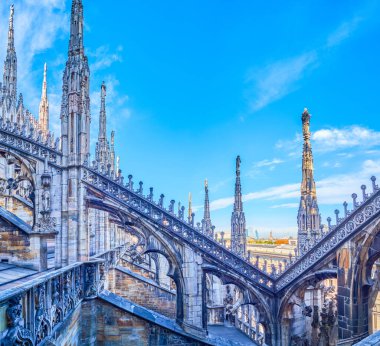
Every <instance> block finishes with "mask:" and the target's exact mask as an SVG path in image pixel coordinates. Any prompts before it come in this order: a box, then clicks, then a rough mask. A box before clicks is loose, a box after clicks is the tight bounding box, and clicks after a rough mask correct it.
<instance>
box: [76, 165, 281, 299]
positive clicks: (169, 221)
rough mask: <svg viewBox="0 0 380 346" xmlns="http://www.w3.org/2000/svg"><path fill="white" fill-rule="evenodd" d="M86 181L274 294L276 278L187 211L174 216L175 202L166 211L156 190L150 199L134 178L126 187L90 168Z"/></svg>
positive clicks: (85, 175) (87, 170)
mask: <svg viewBox="0 0 380 346" xmlns="http://www.w3.org/2000/svg"><path fill="white" fill-rule="evenodd" d="M83 181H84V182H85V183H86V184H87V185H89V186H90V187H92V188H93V189H95V190H97V191H100V192H102V193H103V194H105V195H106V196H108V197H110V198H111V199H113V200H114V201H117V202H118V203H120V204H121V205H125V206H126V207H128V208H130V209H131V210H133V211H134V212H136V213H137V214H138V215H140V216H142V217H144V218H146V219H148V220H150V221H151V222H153V223H154V224H156V225H158V226H159V227H161V228H162V229H163V230H164V231H166V232H169V233H170V234H171V235H173V236H175V237H177V238H179V239H181V240H182V241H184V242H185V243H187V244H190V245H191V246H194V247H196V249H197V250H198V251H201V252H203V253H204V254H205V255H206V256H208V257H210V258H212V259H213V260H216V261H217V262H219V263H222V264H223V266H225V267H228V268H229V269H230V270H231V271H232V272H233V273H235V274H238V275H242V276H243V277H244V278H245V279H247V280H248V281H249V282H252V283H254V284H259V285H260V286H261V287H262V288H263V289H265V290H267V291H270V292H272V291H273V284H274V282H273V278H271V277H270V276H269V275H268V274H267V273H264V272H262V271H261V270H260V269H258V268H256V267H255V266H253V265H252V264H251V263H249V262H248V261H247V260H246V259H243V258H241V257H239V256H237V255H236V254H234V253H232V252H231V251H230V250H229V249H227V248H225V247H223V246H222V245H221V244H219V243H218V242H216V241H215V240H214V239H212V238H210V237H208V236H206V235H204V234H202V233H201V231H200V229H196V228H195V227H194V225H193V224H190V223H187V222H185V221H184V218H183V210H182V212H180V213H179V215H178V216H177V215H176V214H175V213H174V201H171V202H170V206H169V210H166V209H164V207H163V195H161V196H160V200H159V202H158V203H155V202H154V201H153V193H152V189H151V190H150V194H149V195H148V196H144V195H143V191H142V183H140V188H139V189H138V190H137V191H134V190H133V183H132V182H131V178H130V179H129V182H128V183H127V184H124V183H123V179H122V178H117V179H113V177H112V176H111V175H105V174H101V173H99V172H97V171H96V170H95V169H93V168H89V167H86V168H84V171H83Z"/></svg>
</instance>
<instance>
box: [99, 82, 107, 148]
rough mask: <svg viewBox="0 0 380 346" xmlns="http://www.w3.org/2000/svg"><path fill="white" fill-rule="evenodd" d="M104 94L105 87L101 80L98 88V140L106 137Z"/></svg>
mask: <svg viewBox="0 0 380 346" xmlns="http://www.w3.org/2000/svg"><path fill="white" fill-rule="evenodd" d="M106 96H107V88H106V85H105V84H104V82H103V83H102V86H101V90H100V114H99V136H98V139H99V142H100V141H101V140H105V139H106V138H107V127H106V126H107V116H106Z"/></svg>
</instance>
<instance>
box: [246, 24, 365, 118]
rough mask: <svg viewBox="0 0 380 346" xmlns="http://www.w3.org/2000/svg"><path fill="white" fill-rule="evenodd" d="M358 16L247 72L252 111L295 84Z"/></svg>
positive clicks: (348, 31) (339, 40)
mask: <svg viewBox="0 0 380 346" xmlns="http://www.w3.org/2000/svg"><path fill="white" fill-rule="evenodd" d="M361 20H362V19H361V18H359V17H355V18H353V19H351V20H349V21H347V22H344V23H343V24H341V25H340V26H339V27H338V28H337V30H335V31H334V32H333V33H331V34H330V35H328V37H327V40H326V44H325V45H324V46H320V47H317V48H316V49H312V50H310V51H307V52H306V53H301V54H299V55H296V56H294V57H291V58H286V59H280V60H278V61H276V62H274V63H271V64H268V65H267V66H265V67H264V68H260V71H259V72H255V73H251V74H250V75H249V76H248V78H247V82H248V84H249V91H248V99H249V106H250V110H251V111H253V112H255V111H258V110H260V109H262V108H264V107H266V106H267V105H269V104H271V103H272V102H275V101H277V100H279V99H281V98H283V97H284V96H286V95H288V94H290V93H291V92H293V91H295V90H297V89H298V88H299V83H298V82H300V80H301V79H302V78H303V77H304V76H305V74H306V73H307V72H309V71H311V70H312V69H314V68H315V67H317V66H318V64H319V62H320V61H321V60H322V58H323V53H324V52H325V51H326V50H328V49H329V48H332V47H336V46H338V45H339V44H341V43H342V42H343V41H344V40H346V39H347V38H349V37H350V36H351V35H352V33H353V32H354V31H355V29H356V28H357V26H358V24H359V23H360V21H361Z"/></svg>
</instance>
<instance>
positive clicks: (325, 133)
mask: <svg viewBox="0 0 380 346" xmlns="http://www.w3.org/2000/svg"><path fill="white" fill-rule="evenodd" d="M312 140H313V141H314V143H315V150H317V151H334V150H337V149H345V148H353V147H372V146H376V145H380V132H377V131H374V130H372V129H368V128H365V127H361V126H358V125H353V126H349V127H345V128H342V129H337V128H331V129H322V130H318V131H316V132H315V133H314V134H312Z"/></svg>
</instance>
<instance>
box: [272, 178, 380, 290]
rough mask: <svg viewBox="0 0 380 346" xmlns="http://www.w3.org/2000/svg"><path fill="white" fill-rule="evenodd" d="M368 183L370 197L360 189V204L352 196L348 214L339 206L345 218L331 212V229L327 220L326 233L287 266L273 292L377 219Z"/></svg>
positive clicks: (379, 194) (379, 197)
mask: <svg viewBox="0 0 380 346" xmlns="http://www.w3.org/2000/svg"><path fill="white" fill-rule="evenodd" d="M371 180H372V188H373V191H372V193H371V194H367V193H366V191H365V190H366V187H365V185H362V187H361V189H362V192H363V201H362V202H361V203H359V202H358V201H357V195H356V194H353V195H352V198H353V206H354V209H353V210H351V211H348V210H347V203H346V202H345V203H344V204H343V206H344V209H345V218H339V211H338V210H336V211H335V214H336V222H337V224H336V225H335V226H332V225H331V218H328V229H329V230H328V232H327V233H326V234H322V236H321V237H320V238H318V239H316V241H315V242H313V243H311V244H309V247H308V249H307V252H306V253H304V254H303V255H302V256H301V257H300V258H298V259H297V260H296V261H294V262H293V263H292V264H290V265H289V266H287V267H286V269H285V271H284V272H282V273H281V274H280V275H279V276H278V278H277V280H276V283H275V289H276V291H280V290H282V289H284V288H285V287H287V286H289V285H290V284H291V283H292V282H293V281H294V280H296V279H298V278H299V277H302V276H303V275H304V274H305V273H306V272H308V271H310V270H311V269H312V268H314V267H315V265H317V264H318V263H319V262H321V261H322V260H323V259H324V258H326V257H328V256H329V255H331V254H333V253H334V252H336V251H337V250H338V249H339V248H340V247H341V246H342V245H343V244H344V243H345V242H347V241H348V240H350V239H351V238H352V237H354V236H355V235H356V234H357V233H358V232H360V231H361V230H363V228H364V227H365V226H367V225H368V224H370V223H371V222H372V221H374V220H375V219H376V218H378V217H379V216H380V190H379V187H378V186H377V185H376V183H375V181H376V178H375V177H372V178H371Z"/></svg>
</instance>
